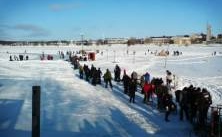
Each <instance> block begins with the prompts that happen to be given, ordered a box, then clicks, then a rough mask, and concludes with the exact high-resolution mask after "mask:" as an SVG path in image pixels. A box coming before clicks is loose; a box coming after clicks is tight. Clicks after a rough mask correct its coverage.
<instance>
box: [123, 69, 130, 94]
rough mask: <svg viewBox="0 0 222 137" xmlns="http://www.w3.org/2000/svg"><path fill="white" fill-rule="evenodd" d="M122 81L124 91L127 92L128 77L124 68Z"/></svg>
mask: <svg viewBox="0 0 222 137" xmlns="http://www.w3.org/2000/svg"><path fill="white" fill-rule="evenodd" d="M122 81H123V87H124V93H125V94H128V93H129V83H130V77H129V76H128V75H127V74H126V70H124V73H123V78H122Z"/></svg>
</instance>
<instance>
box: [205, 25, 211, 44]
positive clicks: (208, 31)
mask: <svg viewBox="0 0 222 137" xmlns="http://www.w3.org/2000/svg"><path fill="white" fill-rule="evenodd" d="M211 36H212V35H211V25H210V24H207V40H206V41H207V42H210V41H211Z"/></svg>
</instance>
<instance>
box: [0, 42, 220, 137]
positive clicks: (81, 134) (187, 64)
mask: <svg viewBox="0 0 222 137" xmlns="http://www.w3.org/2000/svg"><path fill="white" fill-rule="evenodd" d="M81 48H82V47H81V46H48V47H44V46H43V47H42V46H36V47H33V46H30V47H27V46H21V47H19V46H18V47H10V46H1V47H0V136H1V137H15V136H16V137H24V136H31V117H32V104H31V103H32V91H31V90H32V86H33V85H40V86H41V137H49V136H55V137H61V136H64V137H71V136H78V137H85V136H90V137H94V136H95V137H106V136H116V137H135V136H141V137H145V136H154V137H166V136H169V137H173V136H180V137H187V136H189V135H190V133H192V127H191V125H190V124H189V123H188V122H181V121H179V118H178V115H174V114H172V115H170V120H171V121H170V122H165V121H164V114H163V113H160V112H159V111H158V110H157V109H156V106H155V105H153V106H147V105H145V104H143V103H142V98H143V96H142V95H141V94H140V93H137V96H136V103H135V104H130V103H129V102H128V96H126V95H125V94H123V88H122V85H121V84H117V83H114V89H113V91H112V90H110V89H105V88H104V87H103V86H99V85H97V86H92V85H91V84H89V83H88V82H86V81H84V80H80V79H79V78H78V71H77V70H73V68H72V65H71V64H70V63H69V62H67V61H63V60H60V59H59V57H58V51H59V50H62V51H64V52H66V51H69V50H71V51H77V50H80V49H81ZM83 48H84V50H94V51H96V50H99V51H100V53H98V54H96V61H87V62H81V64H84V63H85V64H88V65H91V64H94V66H96V67H100V68H101V70H102V71H103V72H104V71H105V70H106V68H109V69H110V70H111V71H112V72H113V69H114V67H115V65H116V64H119V66H120V67H121V69H122V70H123V69H125V70H126V71H127V73H128V74H131V72H132V71H136V72H138V73H139V74H140V75H142V74H144V73H145V72H147V71H148V72H149V73H150V74H151V75H152V77H165V71H166V70H167V69H168V70H170V71H172V73H173V74H175V75H176V79H177V83H178V84H177V88H178V89H181V88H183V87H184V86H187V85H189V84H193V85H194V86H201V87H206V88H207V89H208V90H209V91H210V92H211V95H212V97H213V103H214V105H215V104H222V99H221V98H222V64H221V62H222V45H210V46H204V45H191V46H188V47H184V46H180V47H178V46H176V45H170V46H167V45H166V46H161V47H159V46H153V45H150V46H147V45H137V46H130V47H127V46H126V45H112V46H89V47H85V46H84V47H83ZM148 49H149V53H148ZM162 49H165V50H166V49H169V51H171V53H172V51H175V50H179V51H182V52H183V54H182V55H181V56H172V55H170V56H169V57H168V58H165V57H160V56H155V55H154V54H151V52H155V51H156V50H157V51H161V50H162ZM127 50H128V51H129V54H127ZM25 51H26V53H25ZM134 51H135V55H134V54H133V52H134ZM214 51H217V55H216V56H212V53H213V52H214ZM42 52H44V53H45V54H53V55H54V58H55V60H53V61H46V60H44V61H40V60H39V56H40V54H42ZM101 52H103V54H101ZM18 54H24V55H29V59H30V60H28V61H9V56H10V55H18ZM165 66H166V67H165Z"/></svg>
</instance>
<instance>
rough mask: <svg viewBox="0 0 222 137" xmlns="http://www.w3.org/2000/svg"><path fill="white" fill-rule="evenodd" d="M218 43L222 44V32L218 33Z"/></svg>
mask: <svg viewBox="0 0 222 137" xmlns="http://www.w3.org/2000/svg"><path fill="white" fill-rule="evenodd" d="M216 43H220V44H222V34H218V35H217V40H216Z"/></svg>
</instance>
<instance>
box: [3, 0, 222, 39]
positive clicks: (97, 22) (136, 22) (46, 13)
mask: <svg viewBox="0 0 222 137" xmlns="http://www.w3.org/2000/svg"><path fill="white" fill-rule="evenodd" d="M221 7H222V0H0V40H62V39H65V40H71V39H74V40H78V39H80V34H84V37H85V38H86V39H98V38H104V37H149V36H162V35H184V34H192V33H201V32H203V33H205V32H206V23H207V22H208V23H210V24H211V25H212V31H213V34H214V35H217V34H218V33H222V15H221V13H222V8H221Z"/></svg>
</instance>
